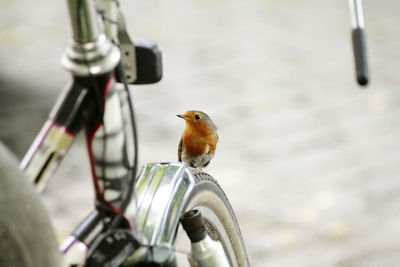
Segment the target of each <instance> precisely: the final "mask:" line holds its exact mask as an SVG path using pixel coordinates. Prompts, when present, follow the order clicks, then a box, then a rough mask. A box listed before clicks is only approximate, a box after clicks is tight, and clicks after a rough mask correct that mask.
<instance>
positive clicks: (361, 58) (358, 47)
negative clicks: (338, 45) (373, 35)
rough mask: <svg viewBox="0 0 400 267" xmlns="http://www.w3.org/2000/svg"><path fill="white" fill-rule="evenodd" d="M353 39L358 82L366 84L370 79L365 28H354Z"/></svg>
mask: <svg viewBox="0 0 400 267" xmlns="http://www.w3.org/2000/svg"><path fill="white" fill-rule="evenodd" d="M352 39H353V51H354V61H355V67H356V76H357V82H358V84H359V85H362V86H365V85H367V84H368V81H369V73H368V61H367V48H366V44H365V33H364V30H363V29H362V28H355V29H353V32H352Z"/></svg>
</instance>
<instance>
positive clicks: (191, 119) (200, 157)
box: [177, 110, 218, 169]
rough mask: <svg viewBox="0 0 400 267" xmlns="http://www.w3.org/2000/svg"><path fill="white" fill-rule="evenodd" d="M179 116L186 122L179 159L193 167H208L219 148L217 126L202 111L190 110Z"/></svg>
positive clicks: (179, 146)
mask: <svg viewBox="0 0 400 267" xmlns="http://www.w3.org/2000/svg"><path fill="white" fill-rule="evenodd" d="M177 116H178V117H179V118H182V119H184V120H185V122H186V126H185V130H184V131H183V134H182V137H181V139H180V141H179V145H178V161H180V162H184V163H186V164H187V165H188V166H190V167H192V168H200V169H202V168H205V167H207V165H208V164H209V163H210V161H211V159H212V158H213V157H214V154H215V150H216V148H217V142H218V134H217V126H215V124H214V122H213V121H212V120H211V118H210V117H209V116H208V115H207V114H206V113H204V112H202V111H198V110H189V111H187V112H186V113H185V114H184V115H177Z"/></svg>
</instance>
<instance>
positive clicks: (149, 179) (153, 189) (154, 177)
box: [135, 162, 195, 246]
mask: <svg viewBox="0 0 400 267" xmlns="http://www.w3.org/2000/svg"><path fill="white" fill-rule="evenodd" d="M194 185H195V180H194V178H193V176H192V174H191V172H190V170H189V168H188V167H187V165H186V164H184V163H182V162H176V163H150V164H147V165H145V166H144V167H143V169H142V171H141V173H140V174H139V176H138V178H137V181H136V186H135V188H136V199H137V214H136V215H137V222H138V228H139V231H140V232H141V233H142V234H143V235H144V236H145V238H146V239H147V242H148V245H151V246H154V245H161V244H165V243H168V244H172V243H173V241H174V237H175V234H176V231H177V228H178V225H179V219H180V215H181V214H182V213H183V211H184V209H185V203H187V200H188V198H189V196H190V194H191V192H192V190H193V187H194Z"/></svg>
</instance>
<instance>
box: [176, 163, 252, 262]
mask: <svg viewBox="0 0 400 267" xmlns="http://www.w3.org/2000/svg"><path fill="white" fill-rule="evenodd" d="M191 173H192V175H193V177H194V179H195V181H196V184H195V186H194V188H193V191H192V192H191V195H190V197H189V198H188V201H187V203H186V207H185V211H189V210H191V209H194V208H196V209H198V210H200V211H201V213H202V215H203V218H204V220H205V225H206V229H207V232H208V234H209V236H210V237H211V238H212V239H213V240H218V241H220V242H221V244H222V246H223V248H224V251H225V254H226V255H227V258H228V260H229V262H230V265H231V266H240V267H242V266H250V264H249V259H248V256H247V251H246V246H245V243H244V241H243V237H242V234H241V231H240V227H239V224H238V221H237V219H236V216H235V213H234V211H233V209H232V206H231V205H230V203H229V200H228V198H227V197H226V195H225V193H224V191H223V190H222V188H221V187H220V186H219V184H218V182H217V181H216V180H215V179H214V178H213V177H212V176H211V175H209V174H207V173H205V172H202V171H201V170H199V169H193V168H191ZM180 228H181V227H180ZM181 231H183V229H180V230H178V231H177V235H178V233H179V232H181Z"/></svg>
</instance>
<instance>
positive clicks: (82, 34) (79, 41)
mask: <svg viewBox="0 0 400 267" xmlns="http://www.w3.org/2000/svg"><path fill="white" fill-rule="evenodd" d="M67 3H68V9H69V16H70V21H71V26H72V40H71V42H70V45H69V47H68V48H67V49H66V51H65V54H64V55H63V57H62V59H61V63H62V65H63V66H64V68H66V69H67V70H68V71H70V72H71V73H72V74H73V75H74V76H79V77H89V76H96V75H101V74H105V73H108V72H111V71H113V70H114V69H115V67H116V66H117V65H118V63H119V62H120V58H121V53H120V51H119V49H118V47H117V46H116V45H115V44H113V43H112V42H111V40H110V39H109V38H107V37H106V35H105V33H104V32H103V30H102V27H100V25H99V20H98V19H97V11H96V8H95V5H94V2H93V0H67ZM106 3H108V4H110V5H111V4H112V3H111V2H110V1H108V2H106ZM114 13H115V12H114ZM114 13H113V14H114ZM112 19H113V18H112Z"/></svg>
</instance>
